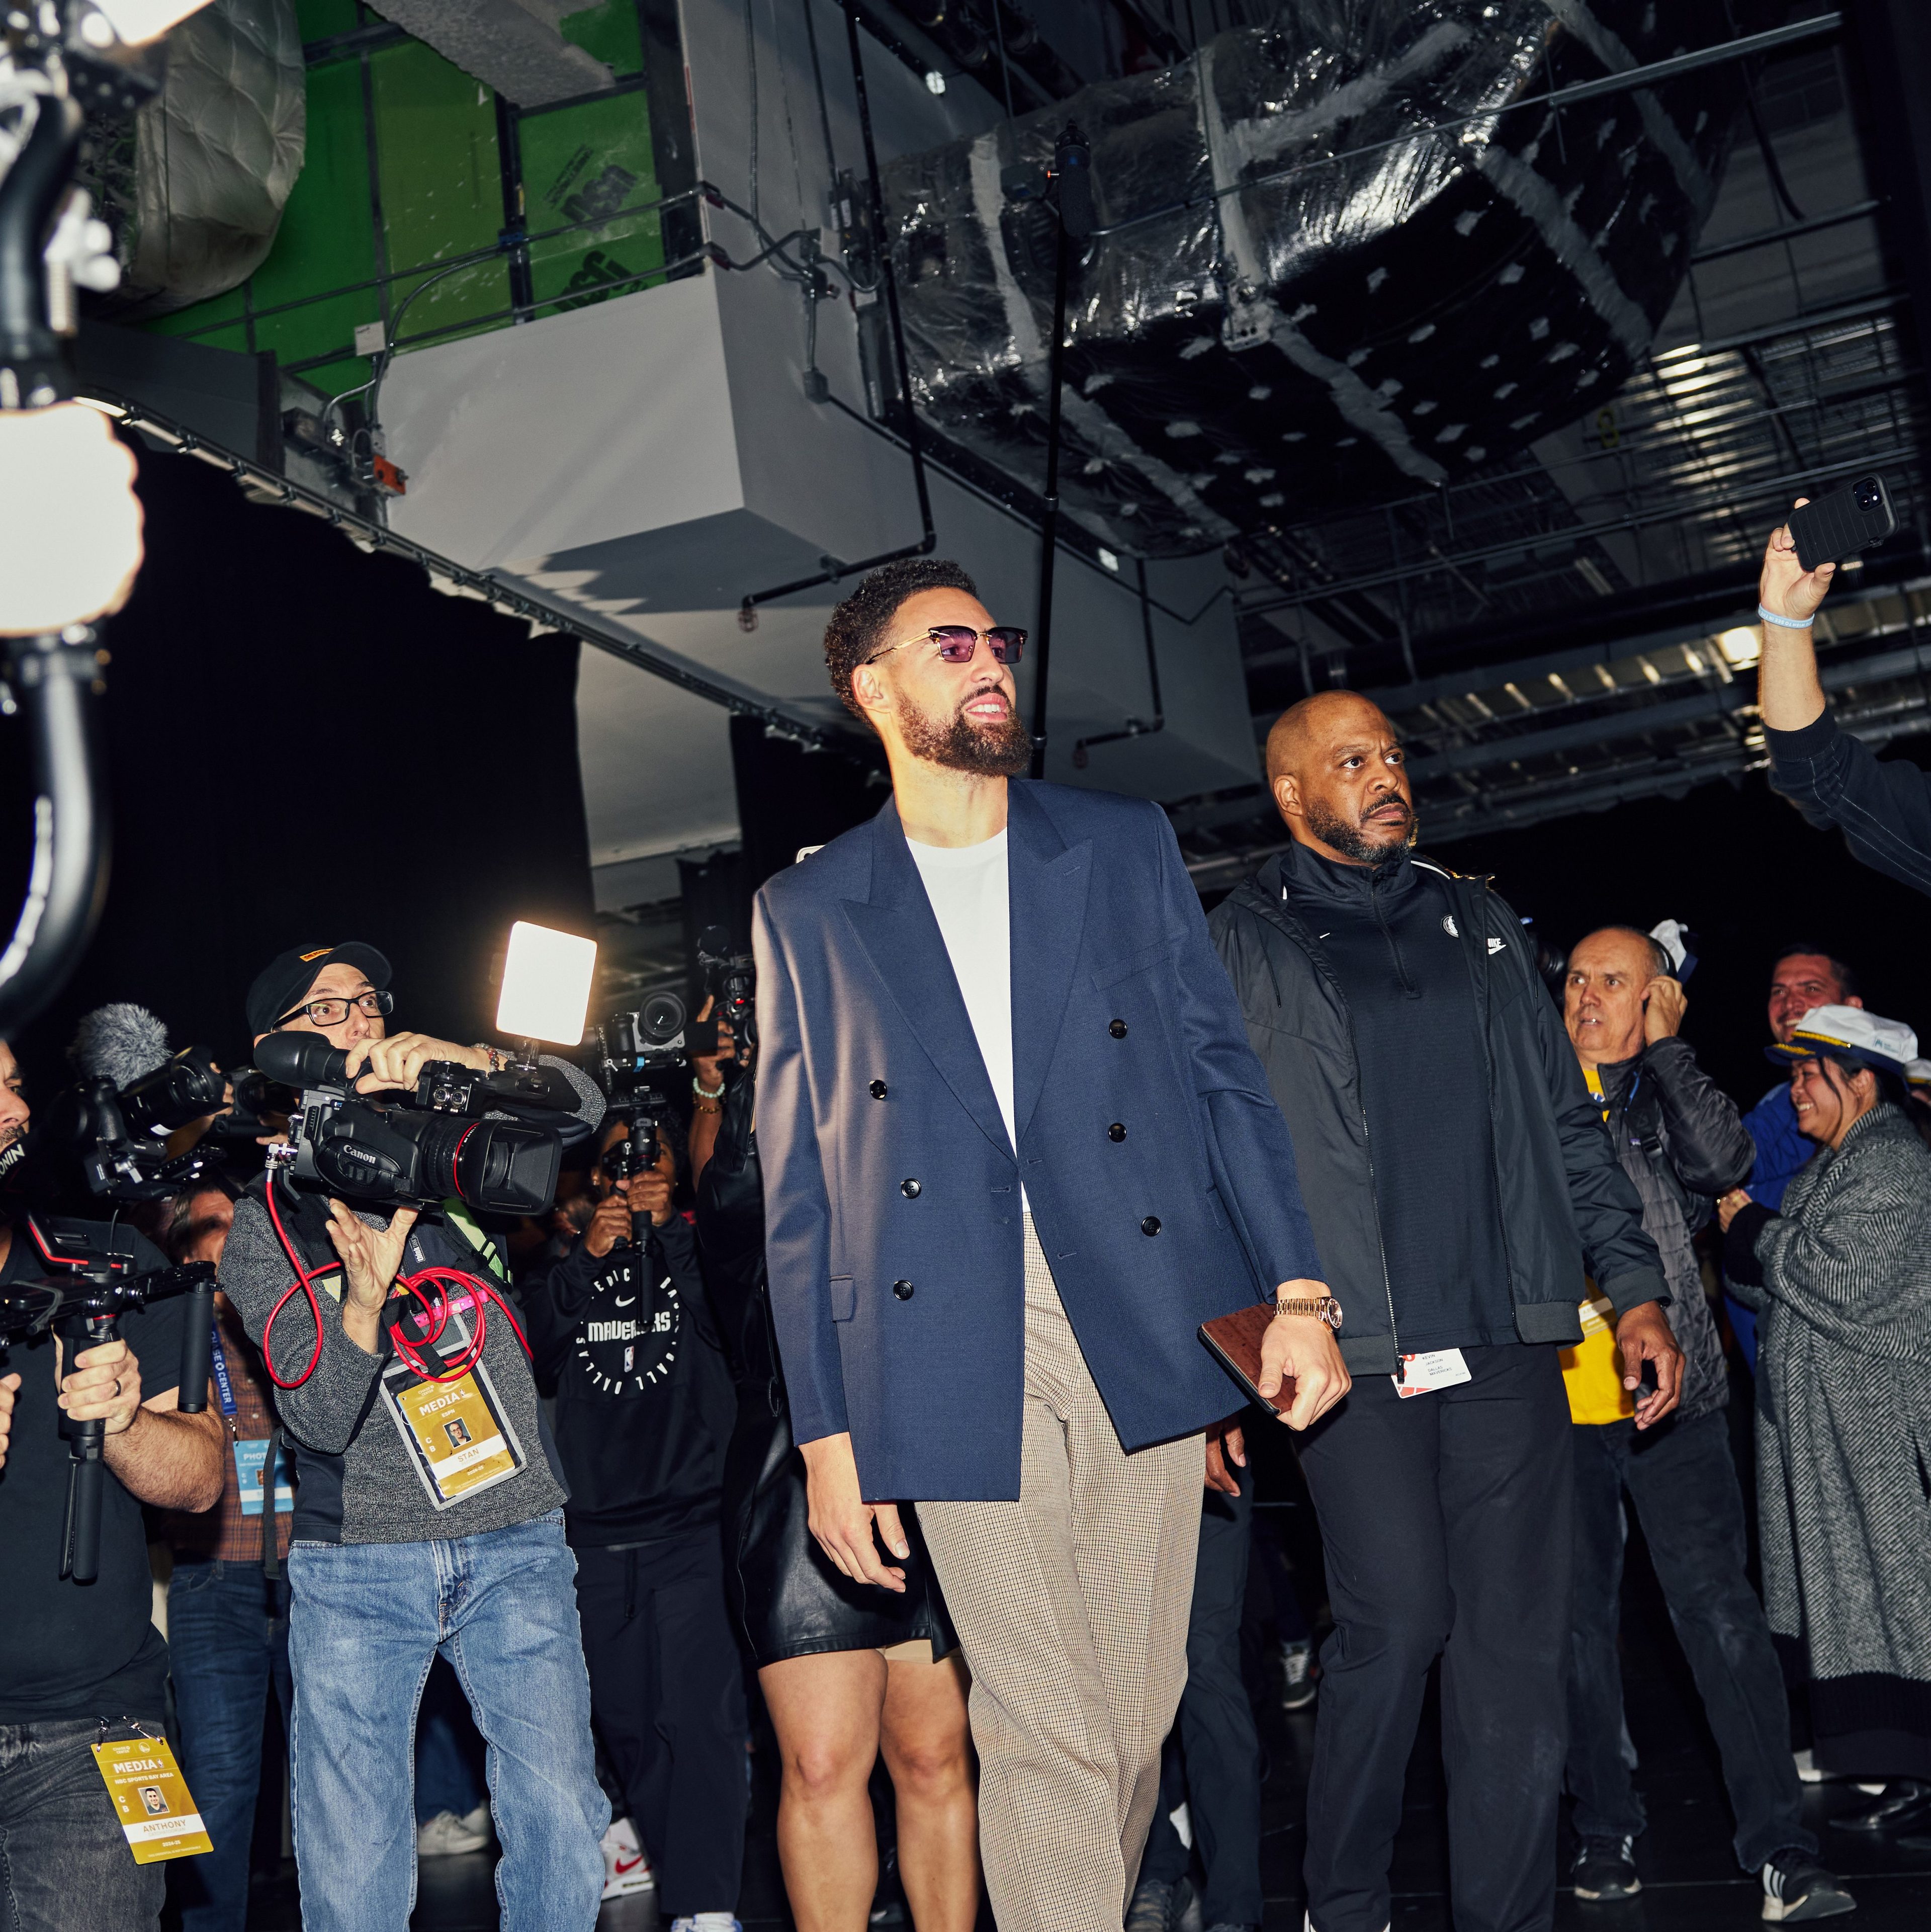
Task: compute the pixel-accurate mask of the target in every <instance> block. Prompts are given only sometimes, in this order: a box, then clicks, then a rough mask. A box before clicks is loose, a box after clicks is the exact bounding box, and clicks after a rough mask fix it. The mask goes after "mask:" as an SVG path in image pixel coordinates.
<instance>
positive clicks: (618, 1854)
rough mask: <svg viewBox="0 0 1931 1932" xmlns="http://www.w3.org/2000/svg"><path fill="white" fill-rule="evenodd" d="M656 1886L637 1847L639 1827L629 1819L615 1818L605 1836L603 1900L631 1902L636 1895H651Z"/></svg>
mask: <svg viewBox="0 0 1931 1932" xmlns="http://www.w3.org/2000/svg"><path fill="white" fill-rule="evenodd" d="M656 1882H657V1875H656V1873H654V1872H653V1871H652V1870H651V1869H650V1861H649V1858H646V1856H645V1855H644V1850H643V1846H641V1845H640V1844H639V1843H637V1827H636V1826H634V1825H633V1824H632V1823H631V1821H630V1820H628V1818H613V1819H612V1820H610V1829H609V1830H608V1831H607V1832H605V1833H604V1897H606V1898H628V1897H629V1896H630V1894H631V1893H632V1892H634V1891H649V1890H650V1889H651V1888H652V1886H654V1885H655V1884H656Z"/></svg>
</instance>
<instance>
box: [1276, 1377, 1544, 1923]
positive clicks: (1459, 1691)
mask: <svg viewBox="0 0 1931 1932" xmlns="http://www.w3.org/2000/svg"><path fill="white" fill-rule="evenodd" d="M1465 1354H1466V1355H1467V1358H1468V1367H1469V1368H1470V1370H1471V1372H1472V1375H1473V1379H1472V1380H1471V1381H1469V1382H1463V1383H1462V1384H1460V1385H1458V1386H1456V1388H1447V1389H1441V1390H1438V1391H1437V1392H1436V1393H1435V1394H1432V1395H1420V1396H1414V1397H1409V1398H1408V1400H1405V1401H1403V1400H1400V1399H1399V1397H1397V1396H1396V1393H1395V1385H1394V1382H1393V1379H1391V1378H1390V1377H1389V1376H1360V1377H1358V1378H1357V1379H1356V1382H1355V1384H1354V1389H1353V1391H1351V1393H1350V1394H1349V1395H1348V1397H1347V1398H1346V1399H1345V1400H1344V1401H1343V1402H1342V1403H1341V1404H1340V1405H1339V1407H1338V1408H1336V1409H1334V1410H1333V1411H1331V1412H1330V1413H1329V1414H1328V1415H1326V1416H1324V1417H1323V1418H1322V1419H1321V1421H1320V1422H1318V1424H1315V1427H1313V1428H1312V1429H1311V1430H1309V1432H1308V1434H1307V1437H1306V1440H1305V1441H1304V1442H1303V1444H1302V1446H1301V1467H1302V1469H1303V1470H1304V1471H1305V1472H1306V1475H1307V1483H1308V1489H1309V1492H1310V1493H1311V1494H1312V1496H1313V1498H1314V1506H1315V1514H1317V1516H1318V1517H1319V1518H1320V1520H1321V1538H1322V1540H1323V1541H1324V1543H1325V1544H1326V1546H1327V1585H1328V1601H1329V1604H1330V1607H1331V1608H1332V1609H1333V1613H1334V1618H1335V1628H1334V1632H1333V1635H1332V1636H1331V1637H1329V1638H1328V1640H1327V1643H1324V1645H1323V1646H1321V1715H1320V1717H1319V1719H1318V1721H1317V1722H1316V1724H1315V1745H1314V1765H1313V1769H1312V1773H1311V1775H1310V1776H1309V1784H1308V1820H1307V1830H1308V1853H1307V1864H1306V1877H1307V1888H1308V1903H1309V1911H1310V1913H1311V1915H1312V1918H1313V1922H1314V1926H1315V1932H1382V1928H1383V1927H1384V1926H1386V1925H1387V1923H1388V1922H1389V1918H1390V1904H1389V1888H1388V1866H1389V1860H1390V1855H1391V1854H1392V1852H1393V1847H1394V1841H1395V1833H1396V1829H1397V1828H1398V1827H1399V1825H1400V1823H1401V1817H1402V1785H1403V1782H1404V1775H1405V1772H1406V1770H1407V1767H1408V1754H1409V1752H1410V1751H1411V1749H1412V1748H1413V1746H1414V1738H1415V1729H1416V1726H1417V1723H1418V1722H1419V1721H1420V1714H1421V1704H1422V1693H1423V1687H1424V1685H1425V1684H1426V1681H1427V1677H1428V1673H1429V1667H1430V1665H1431V1664H1432V1663H1433V1662H1434V1661H1435V1658H1436V1657H1437V1656H1438V1655H1439V1656H1440V1657H1441V1660H1442V1663H1441V1745H1442V1759H1443V1762H1444V1768H1445V1769H1446V1770H1447V1775H1448V1842H1449V1858H1450V1891H1451V1895H1452V1899H1453V1907H1454V1918H1455V1925H1456V1932H1546V1928H1547V1927H1548V1926H1549V1924H1550V1922H1551V1918H1552V1913H1553V1912H1554V1910H1555V1826H1556V1808H1557V1801H1558V1797H1559V1796H1560V1793H1561V1787H1562V1764H1563V1758H1564V1754H1565V1752H1566V1751H1567V1743H1568V1739H1567V1730H1568V1725H1567V1705H1566V1695H1565V1692H1566V1687H1565V1681H1564V1680H1565V1675H1566V1666H1567V1657H1568V1649H1569V1646H1568V1630H1569V1599H1570V1569H1571V1555H1570V1492H1571V1489H1572V1487H1573V1479H1572V1477H1571V1475H1570V1448H1569V1430H1570V1421H1569V1404H1568V1402H1567V1399H1566V1397H1564V1394H1563V1390H1562V1373H1561V1368H1560V1367H1559V1366H1558V1363H1557V1360H1556V1352H1555V1349H1550V1348H1523V1347H1513V1348H1496V1349H1468V1350H1467V1351H1465Z"/></svg>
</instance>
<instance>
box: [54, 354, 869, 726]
mask: <svg viewBox="0 0 1931 1932" xmlns="http://www.w3.org/2000/svg"><path fill="white" fill-rule="evenodd" d="M88 393H89V394H90V395H92V396H94V397H95V398H97V399H98V400H99V401H102V402H106V403H111V404H113V405H114V407H115V408H116V409H118V410H120V411H121V413H122V416H123V418H124V421H125V422H126V423H127V427H128V428H130V429H135V430H139V431H140V432H141V433H142V434H143V435H144V436H145V437H148V438H149V439H150V440H153V441H155V442H157V443H160V444H162V445H163V446H164V447H166V448H168V449H174V450H175V451H178V452H180V453H181V455H187V456H198V457H199V458H200V459H201V460H202V462H204V463H211V464H212V465H213V466H214V467H215V468H216V469H224V470H226V471H227V472H228V473H229V475H232V477H233V478H235V481H236V482H237V484H241V483H244V482H245V483H246V484H247V485H248V486H249V488H250V493H251V494H252V495H253V496H254V497H255V499H256V500H257V501H258V502H268V503H278V504H280V505H282V506H283V507H284V508H288V509H292V510H305V511H307V512H308V513H309V514H310V515H311V516H317V517H322V519H323V520H324V521H325V522H328V523H333V524H334V526H336V528H337V529H340V530H341V531H342V532H343V533H344V534H345V535H352V537H353V538H355V541H358V543H360V544H361V545H362V546H363V547H364V548H366V549H369V550H386V551H388V552H389V553H391V554H392V555H394V556H400V557H403V558H404V559H406V560H407V561H408V562H411V563H413V564H416V565H419V566H420V567H421V568H422V569H424V570H425V571H427V572H428V573H429V574H430V576H431V577H433V578H437V579H439V580H442V581H443V582H445V583H450V584H452V585H453V586H454V587H455V589H457V591H458V592H460V593H461V594H462V595H465V596H470V597H476V598H481V600H482V601H484V602H485V603H487V604H492V605H493V606H494V607H496V609H497V610H499V611H501V612H502V613H503V614H504V615H505V616H511V617H517V618H521V619H524V620H526V622H531V623H535V624H540V625H543V626H544V628H547V629H549V630H553V631H561V632H562V633H564V634H565V635H568V636H571V637H580V638H581V639H582V640H583V642H584V643H586V644H594V645H595V646H596V647H597V648H598V649H599V650H603V651H608V652H610V654H611V655H612V656H613V657H620V658H624V659H625V660H626V661H628V662H629V663H631V664H634V665H636V666H637V668H638V669H639V670H646V671H648V672H649V673H650V674H651V676H653V677H660V678H661V679H663V680H664V682H665V683H667V684H672V685H676V687H677V688H678V689H679V690H680V691H688V692H689V693H690V694H691V696H692V697H701V698H703V699H704V700H706V702H708V703H712V704H718V705H721V706H724V709H727V710H728V711H732V712H742V713H743V714H744V715H745V716H747V717H751V718H761V719H763V721H764V722H765V723H766V724H768V725H770V726H772V727H775V729H776V730H778V731H779V732H780V733H783V734H784V735H785V736H790V737H793V738H796V739H798V740H799V742H801V743H805V744H810V745H815V746H816V747H817V748H818V749H819V750H820V751H838V752H840V753H842V754H846V755H847V756H856V755H858V751H857V749H856V745H855V742H854V741H853V739H850V738H848V737H847V736H845V735H844V733H841V732H840V731H838V730H833V729H829V728H827V727H826V726H825V725H824V724H821V723H820V722H819V721H818V720H817V719H816V718H811V717H808V716H806V715H802V714H801V713H799V712H794V711H791V710H788V709H786V707H785V706H783V705H782V704H780V703H777V702H776V701H775V700H773V699H772V698H770V697H766V695H765V694H763V692H762V691H754V690H753V689H752V688H751V687H750V686H749V685H742V684H739V683H738V682H736V679H731V678H726V677H721V676H717V675H716V674H715V673H712V672H710V671H707V670H705V669H703V667H701V666H700V665H699V664H696V663H694V662H693V661H691V659H690V658H685V657H683V656H681V655H679V653H677V652H675V651H670V650H666V649H664V647H663V646H661V644H655V643H652V642H651V641H650V640H649V638H647V637H639V636H638V635H637V634H636V633H635V632H634V631H613V630H611V629H609V628H607V627H606V626H605V625H602V624H600V623H598V622H595V621H594V620H593V619H590V618H589V616H587V615H586V613H583V612H582V611H580V610H575V609H573V608H572V607H571V606H569V605H568V604H558V603H554V602H553V601H550V599H549V598H546V597H544V596H542V595H539V594H538V592H535V591H532V590H530V589H527V588H526V586H523V585H522V584H520V583H512V582H511V581H509V580H508V579H506V578H504V577H499V576H498V575H497V574H496V573H495V572H494V571H490V570H473V569H472V568H470V567H469V565H467V564H462V563H458V562H456V561H455V560H454V559H453V558H451V557H446V556H443V555H442V553H440V552H439V551H437V550H430V549H428V548H427V547H425V546H424V545H423V544H419V543H415V542H412V541H411V540H410V539H409V538H407V537H405V536H400V535H397V533H396V532H394V530H392V529H388V527H387V526H385V525H383V524H381V523H376V522H373V521H372V520H370V518H368V517H364V516H362V515H360V514H358V513H357V512H356V511H353V510H351V509H348V508H345V507H344V506H343V505H341V504H340V503H338V502H335V501H334V499H332V498H331V497H329V496H325V495H324V494H323V493H322V491H320V490H311V489H310V488H309V487H307V485H305V484H301V483H295V482H292V481H290V480H289V478H287V477H286V476H283V475H279V474H278V473H277V472H275V471H274V470H272V469H269V468H268V466H266V465H265V464H264V463H259V462H257V461H256V460H254V459H253V458H250V457H246V456H242V455H239V454H238V453H237V452H235V451H234V450H232V449H226V448H224V447H223V446H222V445H221V444H220V443H214V442H211V441H210V440H209V439H208V437H205V436H204V435H202V434H201V433H200V432H199V431H196V430H191V429H190V428H188V427H187V425H186V424H184V423H181V422H175V420H174V419H172V418H170V417H168V416H163V415H162V414H160V412H159V411H157V410H153V409H151V408H149V407H148V405H147V404H145V403H142V402H137V401H135V400H134V398H133V397H131V396H124V395H115V394H110V393H109V392H108V391H107V390H106V388H105V387H104V386H103V385H101V384H99V383H94V384H91V385H90V386H89V391H88Z"/></svg>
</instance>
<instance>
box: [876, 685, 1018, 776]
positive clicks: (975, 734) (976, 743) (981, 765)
mask: <svg viewBox="0 0 1931 1932" xmlns="http://www.w3.org/2000/svg"><path fill="white" fill-rule="evenodd" d="M984 696H985V691H984V690H983V689H981V690H979V691H973V693H972V694H970V696H969V697H965V698H964V699H962V700H961V702H960V704H959V708H958V709H957V710H956V711H955V712H953V713H952V715H951V717H949V718H934V717H933V716H932V715H931V714H930V713H929V712H924V711H921V710H919V709H917V708H916V706H913V705H910V704H907V706H904V709H903V710H902V711H901V712H900V714H899V719H900V722H899V729H900V730H901V733H903V734H904V739H905V748H906V749H907V751H910V753H911V754H912V755H913V757H915V758H923V759H924V760H925V762H926V763H928V764H933V765H943V766H944V767H945V768H946V769H947V770H948V771H954V772H971V773H972V774H973V775H974V776H975V777H976V778H1012V777H1015V776H1016V775H1018V773H1019V772H1023V771H1024V769H1026V767H1027V766H1028V765H1029V764H1030V763H1032V761H1033V739H1032V736H1031V734H1030V733H1029V732H1028V731H1027V729H1026V727H1025V726H1024V724H1021V722H1020V721H1019V714H1018V712H1016V711H1008V712H1006V715H1005V717H1004V718H1003V720H1001V721H1000V723H999V724H997V725H988V724H974V723H973V721H972V720H971V719H970V718H968V717H967V715H965V707H966V706H967V705H968V704H970V703H973V701H974V700H976V699H978V698H980V697H984Z"/></svg>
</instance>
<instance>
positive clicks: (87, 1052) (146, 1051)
mask: <svg viewBox="0 0 1931 1932" xmlns="http://www.w3.org/2000/svg"><path fill="white" fill-rule="evenodd" d="M168 1052H169V1048H168V1030H167V1028H166V1027H165V1026H163V1025H162V1024H161V1022H160V1020H158V1019H156V1017H155V1016H154V1015H153V1014H152V1013H149V1012H148V1010H147V1008H146V1007H137V1006H135V1005H133V1004H132V1003H131V1002H130V1001H126V1000H120V1001H115V1003H114V1004H112V1006H106V1007H95V1008H94V1011H93V1012H92V1013H84V1014H82V1016H81V1020H80V1024H79V1026H78V1027H77V1028H75V1030H74V1036H73V1045H72V1046H70V1047H69V1048H68V1049H67V1058H68V1059H69V1060H70V1061H72V1062H73V1068H74V1071H75V1072H76V1073H79V1075H80V1076H82V1079H89V1080H95V1079H108V1080H111V1081H112V1082H113V1083H114V1085H115V1087H116V1088H126V1087H131V1086H132V1085H133V1084H134V1082H136V1080H138V1079H140V1078H141V1076H142V1075H143V1074H145V1073H153V1071H154V1069H155V1068H156V1067H159V1066H160V1065H161V1064H162V1063H163V1061H166V1058H167V1057H168Z"/></svg>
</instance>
